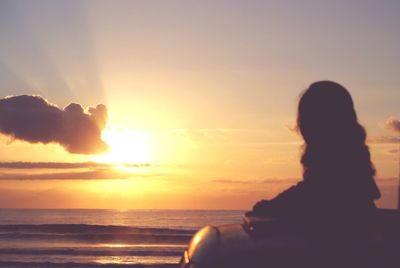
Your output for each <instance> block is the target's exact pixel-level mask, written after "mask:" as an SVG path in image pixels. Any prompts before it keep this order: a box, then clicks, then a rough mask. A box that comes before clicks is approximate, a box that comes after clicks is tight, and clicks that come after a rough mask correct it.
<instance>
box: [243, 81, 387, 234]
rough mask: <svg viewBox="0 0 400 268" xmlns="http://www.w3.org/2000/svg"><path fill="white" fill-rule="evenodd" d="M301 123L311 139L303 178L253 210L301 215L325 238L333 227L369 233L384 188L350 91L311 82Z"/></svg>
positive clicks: (342, 231)
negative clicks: (375, 176)
mask: <svg viewBox="0 0 400 268" xmlns="http://www.w3.org/2000/svg"><path fill="white" fill-rule="evenodd" d="M297 128H298V131H299V132H300V133H301V135H302V137H303V139H304V142H305V145H304V152H303V155H302V158H301V164H302V165H303V170H304V173H303V181H302V182H300V183H298V184H297V185H296V186H293V187H291V188H290V189H288V190H286V191H284V192H283V193H281V194H279V195H278V196H277V197H275V198H274V199H272V200H262V201H260V202H258V203H257V204H256V205H255V206H254V208H253V211H252V212H251V213H250V214H252V215H264V216H272V217H278V218H289V219H297V221H299V220H300V223H299V224H302V225H303V227H304V228H305V231H307V232H309V233H310V234H316V235H317V236H320V235H324V237H325V238H326V235H325V233H326V230H328V229H329V230H330V234H332V237H331V238H335V239H339V238H340V239H344V240H348V239H350V238H351V237H352V236H354V237H355V238H357V236H358V235H363V233H364V232H368V230H369V229H370V228H373V225H374V218H375V213H376V207H375V204H374V200H375V199H377V198H379V197H380V193H379V190H378V188H377V186H376V183H375V180H374V175H375V170H374V167H373V165H372V163H371V160H370V153H369V150H368V147H367V146H366V144H365V139H366V133H365V130H364V128H363V127H362V126H361V125H360V124H359V123H358V122H357V115H356V112H355V110H354V105H353V100H352V98H351V96H350V94H349V92H348V91H347V90H346V89H345V88H344V87H342V86H341V85H339V84H337V83H335V82H330V81H321V82H316V83H313V84H311V85H310V87H309V88H308V89H307V90H306V91H305V92H304V93H303V95H302V96H301V98H300V101H299V106H298V115H297Z"/></svg>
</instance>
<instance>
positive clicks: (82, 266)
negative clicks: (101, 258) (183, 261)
mask: <svg viewBox="0 0 400 268" xmlns="http://www.w3.org/2000/svg"><path fill="white" fill-rule="evenodd" d="M176 266H177V264H155V265H151V264H150V265H148V264H113V263H107V264H102V263H74V262H68V263H52V262H35V263H31V262H17V261H15V262H12V261H6V262H2V261H0V267H8V268H27V267H30V268H32V267H43V268H123V267H129V268H172V267H174V268H175V267H176Z"/></svg>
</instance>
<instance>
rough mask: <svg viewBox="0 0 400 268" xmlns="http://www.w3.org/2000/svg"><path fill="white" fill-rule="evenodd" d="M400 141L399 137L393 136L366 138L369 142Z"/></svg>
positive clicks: (387, 142)
mask: <svg viewBox="0 0 400 268" xmlns="http://www.w3.org/2000/svg"><path fill="white" fill-rule="evenodd" d="M399 142H400V137H395V136H378V137H372V138H368V143H370V144H397V143H399Z"/></svg>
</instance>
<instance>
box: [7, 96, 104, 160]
mask: <svg viewBox="0 0 400 268" xmlns="http://www.w3.org/2000/svg"><path fill="white" fill-rule="evenodd" d="M106 121H107V108H106V106H105V105H102V104H99V105H97V106H96V107H95V108H93V107H90V108H89V109H87V112H85V111H84V109H83V108H82V106H81V105H79V104H76V103H71V104H70V105H68V106H67V107H65V108H64V110H61V109H60V108H58V107H57V106H55V105H52V104H50V103H48V102H47V101H46V100H45V99H44V98H42V97H40V96H31V95H20V96H12V97H6V98H3V99H0V132H1V133H3V134H5V135H8V136H10V137H12V138H13V139H18V140H23V141H27V142H30V143H43V144H47V143H58V144H60V145H61V146H63V147H64V148H65V149H66V150H67V151H68V152H70V153H76V154H95V153H101V152H104V151H106V150H107V149H108V146H107V144H106V143H105V142H104V141H103V140H102V139H101V131H102V130H103V129H104V127H105V125H106Z"/></svg>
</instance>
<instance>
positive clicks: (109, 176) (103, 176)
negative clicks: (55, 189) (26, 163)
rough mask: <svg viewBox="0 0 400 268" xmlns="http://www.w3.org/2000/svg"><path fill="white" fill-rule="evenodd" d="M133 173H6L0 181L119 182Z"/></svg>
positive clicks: (0, 175) (108, 171) (97, 171)
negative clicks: (118, 180)
mask: <svg viewBox="0 0 400 268" xmlns="http://www.w3.org/2000/svg"><path fill="white" fill-rule="evenodd" d="M131 177H132V174H131V173H127V172H122V171H115V170H90V171H77V172H60V173H34V174H23V173H5V174H0V181H5V180H13V181H24V180H117V179H129V178H131Z"/></svg>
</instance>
